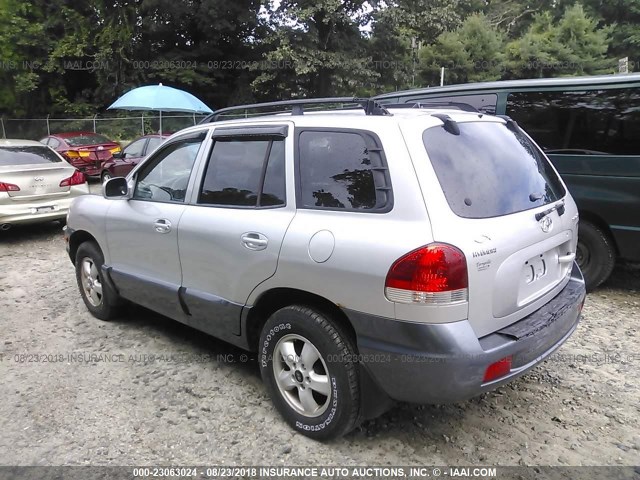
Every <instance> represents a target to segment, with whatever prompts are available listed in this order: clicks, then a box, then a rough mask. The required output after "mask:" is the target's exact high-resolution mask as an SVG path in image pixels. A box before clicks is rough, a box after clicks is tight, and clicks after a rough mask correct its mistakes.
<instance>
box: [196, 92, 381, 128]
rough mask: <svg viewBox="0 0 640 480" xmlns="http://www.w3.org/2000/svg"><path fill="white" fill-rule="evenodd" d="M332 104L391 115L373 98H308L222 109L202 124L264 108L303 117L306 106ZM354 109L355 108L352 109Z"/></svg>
mask: <svg viewBox="0 0 640 480" xmlns="http://www.w3.org/2000/svg"><path fill="white" fill-rule="evenodd" d="M330 103H337V104H342V105H344V104H355V108H357V106H358V105H359V106H360V107H361V108H363V109H364V111H365V114H366V115H391V114H390V113H389V112H388V111H387V110H386V109H385V108H384V106H383V105H381V104H380V103H379V102H378V101H376V100H373V99H371V98H358V97H328V98H307V99H302V98H301V99H293V100H281V101H277V102H265V103H252V104H248V105H238V106H235V107H227V108H221V109H220V110H216V111H215V112H213V113H212V114H210V115H208V116H206V117H205V118H204V119H202V120H201V121H200V123H201V124H202V123H211V122H215V121H217V120H218V117H219V116H221V115H225V114H228V113H232V112H237V113H239V112H244V117H245V118H249V116H250V115H249V113H248V110H260V109H264V108H273V107H291V109H290V110H291V115H303V114H304V106H305V105H326V104H330ZM352 108H353V107H352ZM278 113H286V110H285V111H283V110H282V109H280V110H275V111H270V112H258V113H257V114H254V115H251V116H263V115H276V114H278Z"/></svg>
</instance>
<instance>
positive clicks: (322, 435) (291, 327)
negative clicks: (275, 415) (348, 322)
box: [258, 305, 360, 440]
mask: <svg viewBox="0 0 640 480" xmlns="http://www.w3.org/2000/svg"><path fill="white" fill-rule="evenodd" d="M283 352H285V353H283ZM286 352H289V353H286ZM285 354H286V357H287V358H286V359H285ZM305 359H307V364H306V365H305V364H304V360H305ZM258 361H259V363H260V372H261V374H262V380H263V381H264V383H265V385H266V387H267V390H268V392H269V395H270V396H271V400H272V401H273V403H274V405H275V407H276V409H277V410H278V411H279V412H280V414H281V415H282V416H283V417H284V419H285V420H286V421H287V423H289V425H291V427H292V428H293V429H294V430H296V431H298V432H300V433H302V434H303V435H305V436H307V437H310V438H312V439H315V440H328V439H332V438H337V437H340V436H342V435H344V434H346V433H347V432H349V431H351V430H352V429H353V428H354V427H355V426H356V424H357V422H358V420H359V415H360V383H359V378H358V363H357V357H356V349H355V348H354V345H353V343H352V341H351V339H350V338H349V337H348V336H347V335H346V334H345V333H343V332H342V330H341V328H340V327H339V325H337V324H336V322H334V321H333V320H332V319H331V318H330V317H329V316H327V315H325V314H324V313H320V312H318V311H316V310H314V309H311V308H308V307H304V306H300V305H292V306H288V307H285V308H282V309H280V310H278V311H277V312H275V313H274V314H273V315H271V317H270V318H269V319H268V320H267V323H266V324H265V326H264V328H263V329H262V333H261V335H260V344H259V346H258ZM309 362H312V363H313V364H312V365H309V364H308V363H309ZM276 372H280V373H281V376H279V378H278V377H277V373H276ZM289 373H290V375H289Z"/></svg>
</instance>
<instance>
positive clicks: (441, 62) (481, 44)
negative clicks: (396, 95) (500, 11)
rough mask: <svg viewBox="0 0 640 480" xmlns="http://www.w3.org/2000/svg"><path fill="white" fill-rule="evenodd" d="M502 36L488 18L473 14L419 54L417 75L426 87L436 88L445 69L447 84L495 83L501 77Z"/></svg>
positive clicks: (502, 57)
mask: <svg viewBox="0 0 640 480" xmlns="http://www.w3.org/2000/svg"><path fill="white" fill-rule="evenodd" d="M503 42H504V39H503V35H502V34H501V33H500V32H499V31H497V30H495V29H493V28H492V27H491V25H490V23H489V20H488V19H487V17H486V16H485V15H483V14H474V15H471V16H469V17H467V19H466V20H465V21H464V23H463V24H462V26H461V27H460V28H458V29H457V30H455V31H453V32H445V33H443V34H441V35H440V36H439V37H438V39H437V41H436V42H435V43H434V44H433V45H429V46H427V47H425V48H423V49H422V51H421V52H420V73H421V77H422V79H423V81H424V82H425V84H427V85H434V84H435V85H437V84H438V83H437V82H438V81H439V79H440V68H441V67H445V76H446V80H447V83H464V82H477V81H488V80H497V79H498V78H500V76H501V74H502V70H503V68H504V66H503V60H504V55H503V53H502V50H503Z"/></svg>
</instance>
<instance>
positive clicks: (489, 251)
mask: <svg viewBox="0 0 640 480" xmlns="http://www.w3.org/2000/svg"><path fill="white" fill-rule="evenodd" d="M496 251H497V249H495V248H489V249H487V250H477V251H475V252H473V258H478V257H484V256H485V255H491V254H492V253H496Z"/></svg>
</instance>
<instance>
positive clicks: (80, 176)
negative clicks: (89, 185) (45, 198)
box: [60, 170, 87, 187]
mask: <svg viewBox="0 0 640 480" xmlns="http://www.w3.org/2000/svg"><path fill="white" fill-rule="evenodd" d="M86 181H87V180H86V178H85V176H84V173H82V172H81V171H80V170H76V171H75V172H74V174H73V175H71V176H70V177H69V178H65V179H64V180H62V181H61V182H60V186H61V187H71V186H72V185H82V184H83V183H84V182H86Z"/></svg>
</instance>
